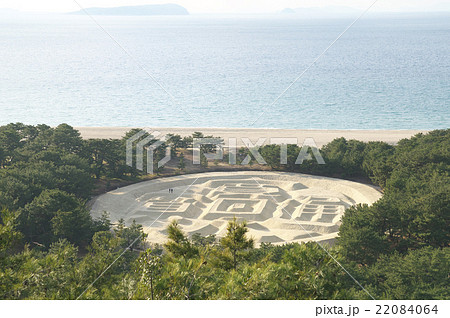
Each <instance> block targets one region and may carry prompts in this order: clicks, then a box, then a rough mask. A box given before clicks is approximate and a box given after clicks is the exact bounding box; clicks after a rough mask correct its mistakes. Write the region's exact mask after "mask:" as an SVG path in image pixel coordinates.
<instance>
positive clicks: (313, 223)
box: [91, 171, 381, 245]
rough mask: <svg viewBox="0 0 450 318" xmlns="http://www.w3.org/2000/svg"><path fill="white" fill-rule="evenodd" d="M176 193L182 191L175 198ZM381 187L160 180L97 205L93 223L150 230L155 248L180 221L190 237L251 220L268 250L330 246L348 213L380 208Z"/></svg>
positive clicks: (293, 178) (256, 174)
mask: <svg viewBox="0 0 450 318" xmlns="http://www.w3.org/2000/svg"><path fill="white" fill-rule="evenodd" d="M169 189H174V191H173V193H169ZM380 197H381V193H380V192H379V191H377V190H376V189H375V188H374V187H371V186H368V185H364V184H360V183H356V182H351V181H346V180H340V179H333V178H326V177H318V176H310V175H305V174H297V173H287V172H263V171H244V172H209V173H201V174H189V175H181V176H175V177H167V178H160V179H155V180H151V181H145V182H141V183H137V184H134V185H130V186H126V187H123V188H119V189H117V190H114V191H111V192H108V193H105V194H103V195H100V196H99V197H97V198H96V199H95V200H94V202H93V204H92V211H91V213H92V215H93V216H94V217H99V216H100V215H101V213H102V212H103V211H106V212H108V213H109V214H110V217H111V221H113V222H116V221H117V220H119V219H121V218H123V219H124V220H125V222H126V224H127V225H129V224H130V223H131V222H132V221H133V220H136V222H138V223H139V224H142V225H143V227H144V231H145V232H146V233H148V234H149V236H148V241H149V242H152V243H164V242H165V241H166V240H167V235H166V227H167V225H168V224H169V222H171V221H172V220H177V221H178V223H179V224H180V225H181V227H182V229H183V230H184V231H185V232H186V233H187V234H188V235H190V236H191V235H192V234H194V233H200V234H202V235H211V234H215V235H216V236H217V237H221V236H223V235H224V234H225V233H226V226H227V222H228V220H230V219H232V218H233V217H236V218H238V219H239V220H246V221H247V222H248V227H249V229H250V231H249V234H250V236H252V237H253V238H254V239H255V242H256V243H257V244H258V245H259V244H260V243H262V242H271V243H274V244H281V243H284V242H304V241H311V240H314V241H320V242H325V241H330V240H333V239H334V238H335V237H336V236H337V232H338V228H339V224H340V219H341V217H342V215H343V213H344V210H345V209H346V208H347V207H349V206H351V205H354V204H358V203H365V204H372V203H373V202H375V201H377V200H378V199H379V198H380Z"/></svg>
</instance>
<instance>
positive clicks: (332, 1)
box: [0, 0, 450, 13]
mask: <svg viewBox="0 0 450 318" xmlns="http://www.w3.org/2000/svg"><path fill="white" fill-rule="evenodd" d="M77 1H78V2H79V3H80V4H81V5H82V6H83V7H85V8H87V7H94V6H97V7H114V6H121V5H139V4H160V3H177V4H180V5H182V6H184V7H185V8H187V9H188V11H189V12H191V13H268V12H277V11H280V10H282V9H284V8H286V7H290V8H299V7H323V6H348V7H354V8H358V9H364V8H367V7H368V6H369V5H370V4H371V3H372V2H373V1H374V0H167V1H164V0H156V1H155V0H77ZM0 7H3V8H13V9H18V10H23V11H51V12H65V11H76V10H79V7H78V6H77V5H76V4H75V2H74V1H73V0H1V2H0ZM436 10H450V0H446V1H445V0H378V2H377V3H376V4H375V6H374V8H373V11H436Z"/></svg>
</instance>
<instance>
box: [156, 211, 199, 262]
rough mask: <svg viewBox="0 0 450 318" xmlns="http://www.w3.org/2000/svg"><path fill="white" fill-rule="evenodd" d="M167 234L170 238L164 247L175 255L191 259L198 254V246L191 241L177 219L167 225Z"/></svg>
mask: <svg viewBox="0 0 450 318" xmlns="http://www.w3.org/2000/svg"><path fill="white" fill-rule="evenodd" d="M167 234H168V239H169V240H168V241H167V243H166V244H165V245H164V247H165V248H166V249H167V251H168V252H169V253H171V255H172V256H173V257H175V258H178V257H183V258H188V259H189V258H193V257H194V256H196V255H198V248H197V247H196V246H194V245H193V244H192V243H191V241H190V240H189V239H188V238H187V236H186V235H185V234H184V233H183V231H182V230H181V229H180V226H179V225H178V223H177V222H176V221H175V220H174V221H172V222H171V223H170V224H169V226H168V227H167Z"/></svg>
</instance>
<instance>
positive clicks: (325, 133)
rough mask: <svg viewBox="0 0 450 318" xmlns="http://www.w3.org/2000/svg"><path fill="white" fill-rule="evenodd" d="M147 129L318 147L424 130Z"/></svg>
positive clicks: (111, 133) (84, 131)
mask: <svg viewBox="0 0 450 318" xmlns="http://www.w3.org/2000/svg"><path fill="white" fill-rule="evenodd" d="M75 128H76V129H78V130H79V131H80V133H81V136H82V137H83V138H86V139H87V138H112V139H118V138H121V137H123V136H124V135H125V133H126V132H127V131H129V130H131V129H132V128H131V127H75ZM147 129H148V130H149V131H155V132H156V131H157V132H160V133H161V134H162V135H166V134H169V133H172V134H179V135H181V136H182V137H184V136H188V135H192V133H193V132H194V131H200V132H202V133H203V134H204V135H213V136H216V137H222V138H224V141H225V146H228V141H229V139H230V138H236V141H237V146H239V147H240V146H243V145H244V144H243V142H242V138H249V139H250V140H251V141H252V142H253V143H256V141H257V140H258V139H259V138H265V139H266V140H265V143H264V144H268V143H270V139H271V138H297V139H298V143H299V144H302V143H303V141H304V139H305V138H313V139H314V141H315V143H316V145H317V146H318V147H322V146H323V145H325V144H327V143H329V142H330V141H332V140H333V139H335V138H340V137H345V138H346V139H356V140H360V141H364V142H368V141H384V142H387V143H389V144H396V143H397V142H398V141H399V140H401V139H404V138H410V137H411V136H414V135H415V134H418V133H427V131H426V130H313V129H311V130H308V129H262V128H158V127H155V128H147Z"/></svg>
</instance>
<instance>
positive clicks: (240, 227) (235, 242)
mask: <svg viewBox="0 0 450 318" xmlns="http://www.w3.org/2000/svg"><path fill="white" fill-rule="evenodd" d="M247 232H248V227H247V222H246V221H242V222H238V221H237V219H236V218H233V220H231V221H230V222H228V225H227V234H226V235H225V236H224V237H223V238H222V239H221V240H220V245H221V246H222V247H223V248H224V250H225V252H226V253H224V254H223V256H225V257H222V261H223V262H224V264H223V265H224V266H227V265H226V263H231V264H230V265H231V267H232V268H233V269H234V270H236V269H237V266H238V263H239V262H240V261H241V260H242V259H243V258H244V257H245V255H246V254H247V252H248V250H249V249H252V248H253V246H254V241H253V239H252V238H248V237H247ZM227 267H229V266H227Z"/></svg>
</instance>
